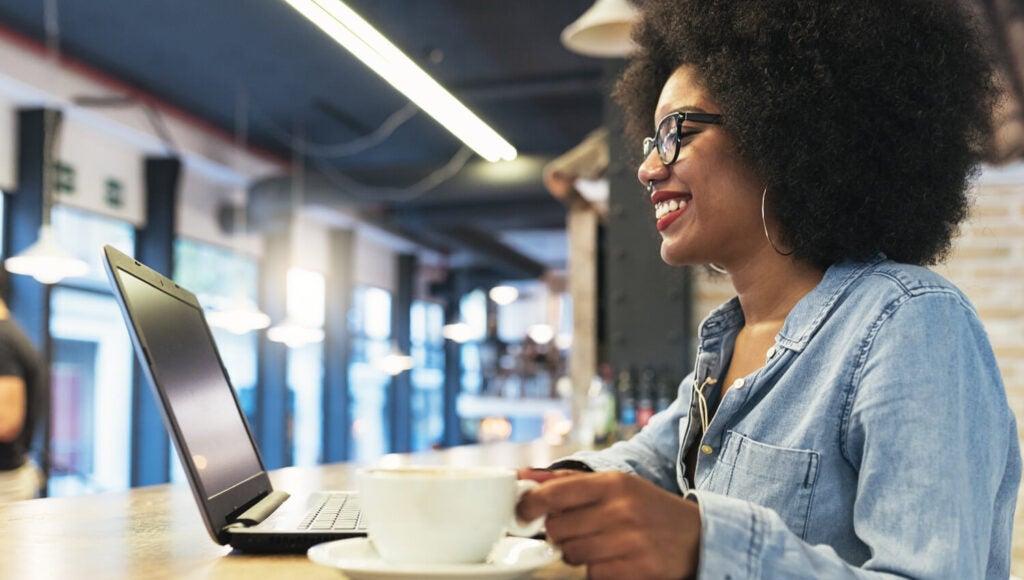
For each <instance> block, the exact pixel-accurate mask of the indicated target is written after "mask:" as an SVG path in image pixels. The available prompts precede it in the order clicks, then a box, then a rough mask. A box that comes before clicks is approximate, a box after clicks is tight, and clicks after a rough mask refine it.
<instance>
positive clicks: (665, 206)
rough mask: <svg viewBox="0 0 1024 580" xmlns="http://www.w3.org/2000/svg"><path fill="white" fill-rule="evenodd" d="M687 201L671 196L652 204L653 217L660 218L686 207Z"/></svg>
mask: <svg viewBox="0 0 1024 580" xmlns="http://www.w3.org/2000/svg"><path fill="white" fill-rule="evenodd" d="M688 204H689V202H688V201H687V200H685V199H682V198H673V199H669V200H667V201H662V202H658V203H656V204H654V219H657V220H660V219H661V218H663V217H665V216H667V215H668V214H670V213H672V212H675V211H680V210H684V209H686V206H687V205H688Z"/></svg>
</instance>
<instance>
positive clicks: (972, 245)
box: [935, 164, 1024, 576]
mask: <svg viewBox="0 0 1024 580" xmlns="http://www.w3.org/2000/svg"><path fill="white" fill-rule="evenodd" d="M935 270H936V271H937V272H939V273H941V274H942V275H944V276H946V277H947V278H949V279H950V280H952V281H953V283H955V284H956V285H957V286H959V287H960V288H961V289H962V290H963V291H964V293H965V294H967V296H968V297H969V298H970V299H971V301H972V302H973V303H974V306H975V308H977V309H978V314H979V315H980V316H981V320H982V322H983V323H984V325H985V329H986V330H987V331H988V334H989V339H990V340H991V341H992V347H993V349H994V350H995V353H996V359H997V361H998V363H999V370H1000V371H1001V372H1002V375H1003V381H1004V382H1005V383H1006V393H1007V396H1008V398H1009V400H1010V406H1011V408H1012V409H1013V411H1014V414H1016V416H1017V433H1018V436H1024V164H1022V165H1017V166H1013V167H1010V168H1005V169H998V170H988V171H986V172H985V174H983V176H982V178H981V179H980V180H979V183H978V186H977V188H976V198H975V204H974V208H973V210H972V212H971V217H970V219H969V221H968V223H967V224H966V225H965V226H964V227H963V228H962V231H961V235H960V237H959V238H958V239H957V241H956V244H955V246H954V251H953V253H952V255H951V256H950V258H949V260H947V262H946V263H945V264H943V265H940V266H937V267H936V268H935ZM1021 438H1022V446H1024V437H1021ZM1022 504H1024V494H1021V495H1019V496H1018V498H1017V514H1016V518H1015V520H1014V534H1013V568H1012V571H1013V574H1015V575H1017V576H1024V509H1022Z"/></svg>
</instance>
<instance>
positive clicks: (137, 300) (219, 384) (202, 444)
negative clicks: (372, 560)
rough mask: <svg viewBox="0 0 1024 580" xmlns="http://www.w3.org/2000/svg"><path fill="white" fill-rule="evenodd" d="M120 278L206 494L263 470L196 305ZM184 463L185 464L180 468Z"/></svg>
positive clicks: (126, 276) (120, 275)
mask: <svg viewBox="0 0 1024 580" xmlns="http://www.w3.org/2000/svg"><path fill="white" fill-rule="evenodd" d="M118 278H119V279H120V281H121V287H122V289H123V292H124V299H125V301H126V303H127V304H126V306H127V307H128V309H129V310H130V312H131V319H132V322H133V323H134V325H135V329H136V331H137V332H138V334H139V339H140V341H141V342H142V343H143V344H144V345H145V346H144V348H145V351H146V356H147V358H148V359H149V363H150V364H149V366H150V369H151V371H152V373H153V378H154V380H155V381H156V382H157V383H158V384H159V385H160V391H161V392H162V393H163V394H164V397H165V399H166V408H165V411H166V412H167V413H169V414H170V415H171V419H172V421H173V423H174V424H175V425H176V426H177V429H178V433H179V435H180V439H181V440H182V443H183V444H184V448H183V449H179V453H181V454H182V455H184V456H187V457H188V458H190V459H191V463H192V466H193V467H194V473H196V474H197V476H198V478H199V483H200V484H201V486H202V490H203V494H204V495H205V497H206V498H207V499H210V498H213V497H215V496H217V495H218V494H220V493H222V492H225V491H227V490H230V489H231V488H233V487H235V486H237V485H239V484H241V483H243V482H245V481H247V480H250V479H252V478H253V477H254V476H256V475H258V474H260V473H262V472H263V466H262V464H261V462H260V459H259V455H258V454H257V452H256V450H255V449H254V448H253V444H252V440H251V438H250V437H249V432H248V429H247V428H246V425H245V423H244V419H243V415H242V414H241V412H240V410H239V408H238V404H237V403H236V400H235V397H234V395H233V393H232V387H231V385H230V383H229V382H228V378H227V376H226V375H225V372H224V369H223V367H222V366H221V362H220V358H219V357H218V356H217V350H216V347H215V345H214V343H213V339H212V337H211V335H210V332H209V329H208V327H207V326H206V321H205V320H204V318H203V313H202V311H201V310H200V309H199V308H197V307H196V306H194V305H191V304H188V303H186V302H184V301H182V300H180V299H178V298H176V297H175V296H173V295H171V294H168V293H166V292H164V291H162V290H160V289H159V288H157V287H155V286H153V285H152V284H150V283H148V282H146V281H144V280H141V279H139V278H137V277H135V276H132V275H131V274H130V273H128V272H126V271H125V270H123V269H119V271H118ZM187 468H188V467H187V466H186V469H187Z"/></svg>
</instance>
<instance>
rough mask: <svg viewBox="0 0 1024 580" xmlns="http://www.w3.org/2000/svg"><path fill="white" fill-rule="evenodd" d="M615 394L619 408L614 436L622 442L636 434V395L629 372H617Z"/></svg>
mask: <svg viewBox="0 0 1024 580" xmlns="http://www.w3.org/2000/svg"><path fill="white" fill-rule="evenodd" d="M615 392H616V396H617V398H618V407H619V426H618V429H617V431H618V432H617V433H616V435H617V438H618V439H619V440H620V441H622V440H625V439H629V438H630V437H632V436H633V434H634V433H636V432H637V426H636V393H635V391H634V386H633V377H632V373H631V372H630V371H628V370H623V371H620V372H619V379H618V382H616V384H615Z"/></svg>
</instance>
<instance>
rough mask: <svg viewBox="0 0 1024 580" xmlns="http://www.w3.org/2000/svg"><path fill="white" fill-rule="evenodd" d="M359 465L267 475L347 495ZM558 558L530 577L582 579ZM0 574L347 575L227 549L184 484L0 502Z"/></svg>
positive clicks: (436, 461) (506, 448) (531, 451)
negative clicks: (212, 532) (213, 535)
mask: <svg viewBox="0 0 1024 580" xmlns="http://www.w3.org/2000/svg"><path fill="white" fill-rule="evenodd" d="M573 450H574V447H572V446H570V445H558V446H551V445H547V444H544V443H542V442H534V443H522V444H517V443H497V444H489V445H472V446H464V447H454V448H451V449H446V450H443V451H432V452H426V453H412V454H401V455H388V456H385V457H383V458H381V460H380V461H378V462H376V464H380V465H394V466H397V465H410V464H417V465H462V466H466V465H502V466H508V467H520V466H527V465H547V464H548V463H550V462H551V461H552V460H554V459H556V458H558V457H561V456H563V455H566V454H568V453H570V452H572V451H573ZM357 467H359V466H358V465H356V464H349V463H342V464H335V465H325V466H320V467H306V468H299V467H289V468H285V469H280V470H276V471H272V472H271V473H270V476H271V480H272V481H273V483H274V487H275V488H277V489H282V490H285V491H288V492H291V493H305V492H309V491H315V490H318V489H352V488H354V487H355V470H356V468H357ZM585 576H586V574H585V571H584V569H583V568H580V567H570V566H567V565H565V564H563V563H561V562H559V563H555V564H551V565H549V566H545V567H544V568H541V569H540V570H538V571H536V572H535V573H534V576H533V577H534V578H584V577H585ZM0 578H3V579H7V578H11V579H22V578H25V579H29V578H31V579H46V578H103V579H105V580H106V579H121V578H123V579H129V578H130V579H132V580H138V579H147V578H211V579H224V578H239V579H241V578H246V579H249V578H261V579H263V578H304V579H320V578H323V579H334V580H337V579H339V578H343V576H342V574H341V573H340V572H339V571H338V570H335V569H333V568H328V567H325V566H320V565H317V564H314V563H312V562H311V561H309V559H307V558H306V556H305V555H248V554H241V553H232V551H231V549H230V548H229V547H226V546H219V545H217V544H216V543H215V542H214V541H213V540H211V539H210V537H209V536H208V535H207V533H206V529H205V527H204V526H203V522H202V519H201V518H200V516H199V511H198V509H197V507H196V505H195V502H194V501H193V499H192V494H191V492H190V491H189V489H188V486H187V484H184V483H182V484H169V485H158V486H152V487H143V488H135V489H131V490H128V491H124V492H115V493H102V494H95V495H88V496H81V497H74V498H48V499H38V500H31V501H24V502H18V503H13V504H7V505H0Z"/></svg>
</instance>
